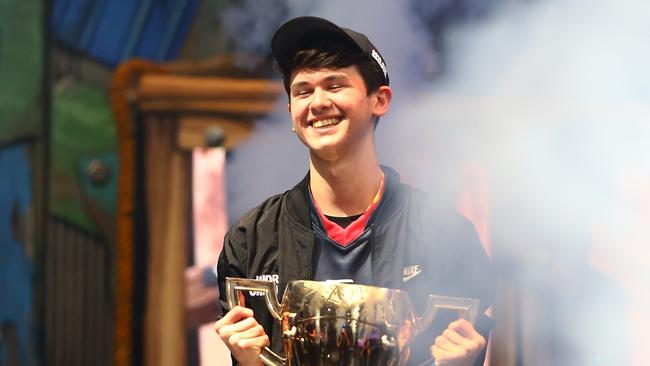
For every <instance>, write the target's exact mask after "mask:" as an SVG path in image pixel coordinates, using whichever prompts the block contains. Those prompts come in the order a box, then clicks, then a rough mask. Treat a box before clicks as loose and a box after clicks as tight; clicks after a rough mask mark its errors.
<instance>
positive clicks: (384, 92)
mask: <svg viewBox="0 0 650 366" xmlns="http://www.w3.org/2000/svg"><path fill="white" fill-rule="evenodd" d="M392 98H393V91H392V90H391V88H390V87H388V86H386V85H382V86H380V87H379V89H377V91H376V92H375V93H374V94H373V99H374V105H373V108H372V114H373V115H375V116H377V117H381V116H383V115H384V114H386V112H388V107H389V106H390V101H391V99H392Z"/></svg>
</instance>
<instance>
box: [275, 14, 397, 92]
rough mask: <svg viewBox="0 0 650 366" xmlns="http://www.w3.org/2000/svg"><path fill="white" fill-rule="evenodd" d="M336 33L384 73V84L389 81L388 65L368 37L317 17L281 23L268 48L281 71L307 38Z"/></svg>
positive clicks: (285, 68) (287, 65)
mask: <svg viewBox="0 0 650 366" xmlns="http://www.w3.org/2000/svg"><path fill="white" fill-rule="evenodd" d="M332 34H334V35H338V36H339V37H340V39H341V40H343V41H347V42H349V44H350V45H352V46H353V47H356V48H358V49H359V51H361V52H362V53H363V54H364V55H366V56H367V57H368V59H370V60H371V61H373V62H375V63H376V64H377V66H378V67H379V69H380V70H381V71H382V72H383V75H384V83H383V84H384V85H388V84H389V78H388V68H386V63H385V62H384V58H383V57H382V56H381V54H380V53H379V51H378V50H377V47H375V46H374V45H373V44H372V43H371V42H370V40H369V39H368V37H366V36H365V35H364V34H361V33H359V32H355V31H353V30H351V29H347V28H341V27H339V26H338V25H336V24H334V23H332V22H330V21H329V20H326V19H323V18H317V17H299V18H295V19H292V20H289V21H288V22H286V23H284V24H283V25H282V26H281V27H280V28H278V30H277V31H276V32H275V34H274V35H273V39H272V40H271V51H272V53H273V57H274V58H275V61H276V62H277V63H278V65H279V66H280V68H281V69H282V70H287V69H288V68H289V66H290V65H289V62H290V60H291V57H292V56H293V52H294V51H295V50H296V47H298V46H301V45H302V44H304V42H305V41H306V40H307V39H309V38H321V37H326V36H328V35H332Z"/></svg>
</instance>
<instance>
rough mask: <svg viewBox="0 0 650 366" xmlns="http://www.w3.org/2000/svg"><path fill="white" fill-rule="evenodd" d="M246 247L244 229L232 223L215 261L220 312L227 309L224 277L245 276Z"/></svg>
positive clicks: (224, 311)
mask: <svg viewBox="0 0 650 366" xmlns="http://www.w3.org/2000/svg"><path fill="white" fill-rule="evenodd" d="M246 248H247V245H246V229H245V228H244V227H243V226H241V225H237V224H235V225H233V226H232V227H231V228H230V230H228V232H227V233H226V235H225V237H224V240H223V249H222V250H221V254H219V261H218V263H217V282H218V285H219V303H220V305H221V310H222V313H226V312H227V311H228V310H229V308H228V299H227V294H226V277H246V267H245V266H246V262H245V258H246Z"/></svg>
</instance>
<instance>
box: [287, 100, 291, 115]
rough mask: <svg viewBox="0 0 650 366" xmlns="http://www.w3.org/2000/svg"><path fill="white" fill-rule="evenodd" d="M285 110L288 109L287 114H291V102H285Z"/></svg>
mask: <svg viewBox="0 0 650 366" xmlns="http://www.w3.org/2000/svg"><path fill="white" fill-rule="evenodd" d="M287 111H289V115H291V103H287Z"/></svg>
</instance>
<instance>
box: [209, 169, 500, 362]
mask: <svg viewBox="0 0 650 366" xmlns="http://www.w3.org/2000/svg"><path fill="white" fill-rule="evenodd" d="M382 169H383V170H384V173H385V187H384V194H383V196H382V203H381V204H380V205H379V206H378V207H377V209H376V210H375V212H374V213H373V215H376V217H374V219H373V220H372V224H371V226H370V227H369V229H370V230H371V234H370V235H371V239H370V240H371V242H372V245H373V246H372V254H371V255H372V275H373V279H374V285H375V286H380V287H389V288H400V289H405V290H407V291H408V292H409V294H410V297H411V298H412V300H413V302H414V304H415V306H416V309H417V310H418V312H420V313H422V311H423V308H424V306H425V303H426V300H427V295H428V294H439V295H448V296H459V297H472V298H478V299H480V301H481V313H483V311H484V310H485V309H486V308H487V307H488V306H490V305H491V304H492V301H493V296H494V282H493V273H492V268H491V263H490V260H489V259H488V257H487V255H486V253H485V251H484V250H483V247H482V246H481V243H480V241H479V239H478V236H477V234H476V231H475V230H474V227H473V225H472V224H471V222H470V221H468V220H467V219H466V218H465V217H463V216H461V215H460V214H458V213H456V212H455V211H453V210H451V209H447V208H445V207H444V206H443V205H442V204H440V203H435V202H433V201H432V200H430V199H428V198H427V197H426V196H425V195H424V194H423V193H422V192H421V191H418V190H415V189H412V188H410V187H409V186H407V185H405V184H403V183H401V182H400V179H399V175H398V174H397V173H396V172H395V171H394V170H392V169H390V168H387V167H382ZM308 177H309V176H307V177H305V179H303V180H302V181H301V182H300V183H298V184H297V185H296V186H295V187H294V188H293V189H291V190H289V191H287V192H285V193H283V194H280V195H276V196H273V197H271V198H269V199H267V200H266V201H264V202H263V203H262V204H261V205H260V206H258V207H256V208H254V209H252V210H250V211H249V212H248V213H246V214H245V215H244V216H243V217H242V218H241V219H240V220H239V221H238V222H236V223H235V224H234V225H233V226H232V227H231V229H230V230H229V231H228V233H227V234H226V237H225V240H224V248H223V251H222V252H221V255H220V257H219V263H218V276H219V293H220V294H221V304H222V307H223V308H224V310H225V309H227V302H226V298H225V296H226V291H225V278H226V277H242V278H267V279H268V278H273V275H277V276H275V278H277V279H278V280H279V283H278V289H279V291H280V293H279V296H282V292H283V291H284V288H285V286H286V284H287V283H288V282H290V281H293V280H305V279H313V276H314V266H315V264H316V263H317V260H318V258H317V253H318V248H317V247H316V245H315V240H314V233H313V231H312V228H311V222H310V212H309V201H308V196H307V195H308V181H309V179H308ZM414 265H419V268H420V270H421V272H420V273H419V274H418V275H417V276H415V277H414V278H412V279H409V280H408V281H406V282H404V278H403V274H404V273H403V272H404V268H405V267H407V266H411V267H412V266H414ZM264 275H266V277H263V276H264ZM262 299H263V298H261V297H250V296H247V298H246V306H247V307H249V308H252V309H253V311H254V313H255V318H256V319H257V320H258V322H259V323H260V324H262V326H264V329H265V330H266V333H267V334H268V335H270V338H271V342H272V349H274V350H275V351H276V352H280V351H281V349H282V346H281V340H280V336H279V334H280V333H279V328H280V327H279V323H278V322H275V321H274V319H273V318H272V317H271V315H270V314H269V313H268V311H267V310H266V305H265V304H264V302H263V301H262ZM448 322H449V319H448V320H444V319H440V320H436V323H435V324H434V326H433V327H431V328H430V329H429V330H428V331H426V332H424V333H423V334H421V335H420V336H419V337H418V338H417V339H416V344H415V345H414V347H413V350H414V352H412V356H411V361H412V362H411V363H413V364H417V363H416V362H421V361H423V360H425V359H426V358H428V357H427V356H428V355H429V347H430V346H431V345H432V344H433V341H434V339H435V337H436V335H437V334H439V333H440V332H441V331H442V330H444V328H446V324H447V323H448ZM476 325H477V329H478V330H479V332H481V333H482V334H483V335H484V336H485V337H486V339H487V334H488V332H489V330H490V328H491V327H492V324H491V322H490V321H487V318H486V317H484V316H483V317H480V318H479V319H478V320H477V324H476ZM418 341H419V343H421V344H418V343H417V342H418ZM481 364H482V363H481Z"/></svg>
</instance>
